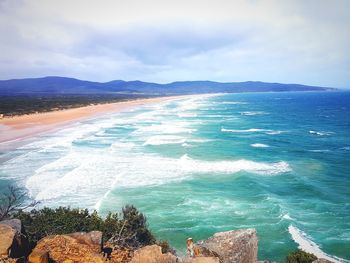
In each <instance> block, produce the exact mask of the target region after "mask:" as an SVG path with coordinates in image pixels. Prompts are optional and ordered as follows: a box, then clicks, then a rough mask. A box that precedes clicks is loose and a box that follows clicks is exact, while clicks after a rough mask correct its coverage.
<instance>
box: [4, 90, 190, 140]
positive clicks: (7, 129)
mask: <svg viewBox="0 0 350 263" xmlns="http://www.w3.org/2000/svg"><path fill="white" fill-rule="evenodd" d="M189 96H191V95H189ZM189 96H171V97H157V98H149V99H137V100H130V101H122V102H116V103H108V104H98V105H92V106H86V107H80V108H74V109H67V110H60V111H52V112H44V113H37V114H28V115H21V116H15V117H5V118H3V119H0V143H2V144H3V143H6V144H8V143H12V142H16V141H21V140H23V139H27V138H30V137H33V136H36V135H38V134H41V133H44V132H48V131H51V130H54V129H57V128H60V127H62V126H64V125H67V124H71V123H73V122H76V121H80V120H83V119H88V118H92V117H95V116H97V115H99V114H103V113H110V112H120V111H124V110H128V109H131V108H134V107H137V106H142V105H146V104H152V103H158V102H163V101H168V100H174V99H179V98H185V97H189Z"/></svg>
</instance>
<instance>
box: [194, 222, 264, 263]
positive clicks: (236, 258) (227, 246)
mask: <svg viewBox="0 0 350 263" xmlns="http://www.w3.org/2000/svg"><path fill="white" fill-rule="evenodd" d="M196 246H198V247H199V248H200V252H201V253H202V254H204V253H213V254H214V255H218V256H219V258H220V262H223V263H233V262H234V263H255V262H256V261H257V254H258V238H257V236H256V230H255V229H241V230H234V231H227V232H220V233H216V234H214V236H212V237H211V238H209V239H207V240H203V241H199V242H197V244H196ZM204 256H205V254H204Z"/></svg>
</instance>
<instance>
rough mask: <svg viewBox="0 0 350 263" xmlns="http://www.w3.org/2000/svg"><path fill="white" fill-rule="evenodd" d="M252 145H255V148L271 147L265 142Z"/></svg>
mask: <svg viewBox="0 0 350 263" xmlns="http://www.w3.org/2000/svg"><path fill="white" fill-rule="evenodd" d="M250 146H252V147H255V148H268V147H270V146H269V145H267V144H263V143H253V144H251V145H250Z"/></svg>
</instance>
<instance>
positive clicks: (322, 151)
mask: <svg viewBox="0 0 350 263" xmlns="http://www.w3.org/2000/svg"><path fill="white" fill-rule="evenodd" d="M330 151H331V150H327V149H324V150H322V149H321V150H309V152H314V153H327V152H330Z"/></svg>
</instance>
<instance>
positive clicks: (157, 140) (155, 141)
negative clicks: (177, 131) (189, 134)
mask: <svg viewBox="0 0 350 263" xmlns="http://www.w3.org/2000/svg"><path fill="white" fill-rule="evenodd" d="M185 141H186V139H185V138H184V137H181V136H172V135H156V136H152V137H150V138H149V139H147V141H146V142H145V143H144V144H143V145H162V144H183V143H184V142H185Z"/></svg>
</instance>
